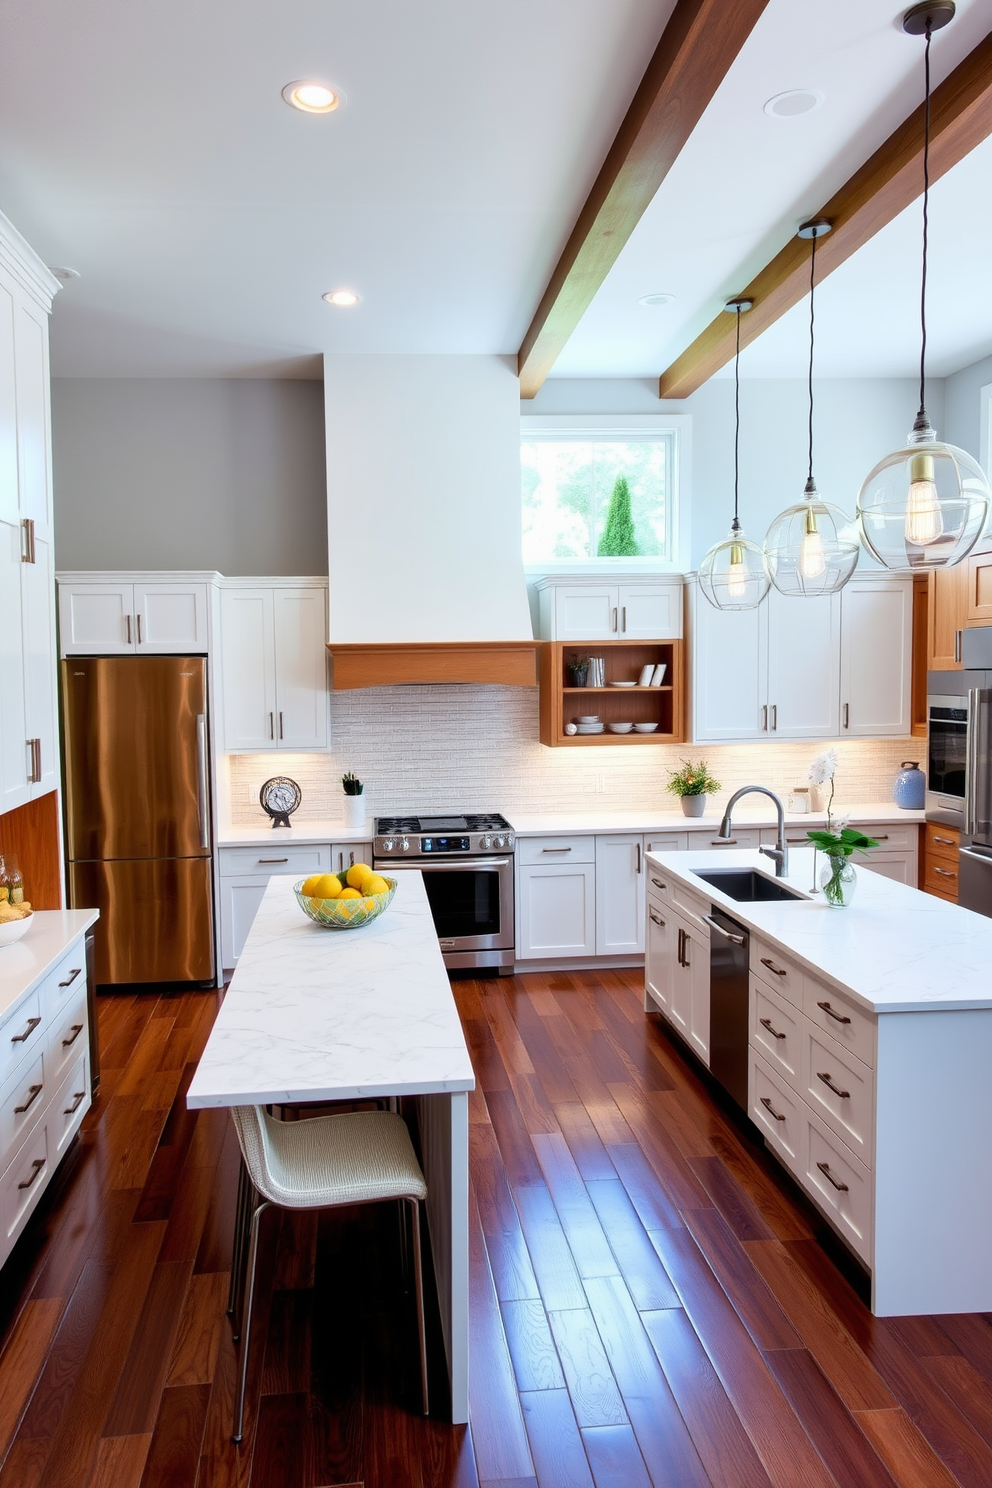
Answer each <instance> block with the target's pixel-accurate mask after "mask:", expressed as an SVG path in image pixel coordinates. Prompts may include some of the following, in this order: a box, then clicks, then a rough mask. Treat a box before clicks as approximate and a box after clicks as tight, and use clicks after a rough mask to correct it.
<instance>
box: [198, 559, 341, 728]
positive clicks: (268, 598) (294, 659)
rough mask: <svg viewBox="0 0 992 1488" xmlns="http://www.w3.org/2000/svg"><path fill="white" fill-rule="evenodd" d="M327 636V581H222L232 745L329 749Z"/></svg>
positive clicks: (224, 685) (224, 684) (226, 713)
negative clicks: (246, 584)
mask: <svg viewBox="0 0 992 1488" xmlns="http://www.w3.org/2000/svg"><path fill="white" fill-rule="evenodd" d="M326 639H327V586H326V583H322V582H321V581H319V580H317V581H314V582H311V583H308V584H285V585H281V584H274V583H272V582H268V583H266V584H264V585H261V584H260V585H258V586H253V587H248V586H243V585H237V584H230V583H227V584H225V585H224V586H223V588H222V590H221V689H222V695H223V705H222V714H223V723H224V738H223V747H224V748H225V749H226V750H228V751H229V752H237V751H251V752H252V753H254V752H257V751H262V750H273V749H293V750H307V751H312V750H320V749H326V748H327V747H328V740H329V733H330V730H329V726H328V690H327V649H326Z"/></svg>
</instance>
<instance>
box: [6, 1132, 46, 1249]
mask: <svg viewBox="0 0 992 1488" xmlns="http://www.w3.org/2000/svg"><path fill="white" fill-rule="evenodd" d="M49 1176H50V1169H49V1153H48V1127H47V1124H46V1123H45V1122H44V1121H43V1122H41V1124H40V1125H39V1126H38V1127H37V1128H36V1129H35V1131H34V1132H33V1133H32V1134H31V1135H30V1136H29V1137H28V1138H27V1140H26V1141H25V1142H23V1143H22V1145H21V1146H20V1147H19V1148H18V1151H17V1155H16V1157H15V1158H14V1160H13V1162H12V1163H11V1165H10V1167H9V1168H8V1169H7V1171H6V1173H5V1174H4V1176H3V1180H2V1182H0V1207H2V1210H3V1234H4V1242H5V1248H6V1249H7V1250H9V1249H10V1246H11V1243H12V1242H13V1240H14V1239H15V1238H16V1236H17V1232H18V1231H19V1230H20V1229H21V1227H22V1226H23V1224H24V1222H25V1220H26V1219H27V1217H28V1215H29V1214H30V1212H31V1210H32V1209H33V1208H34V1206H35V1204H36V1203H37V1202H38V1199H39V1197H40V1195H41V1194H43V1193H44V1191H45V1184H46V1182H47V1180H48V1178H49Z"/></svg>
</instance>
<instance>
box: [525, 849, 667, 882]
mask: <svg viewBox="0 0 992 1488" xmlns="http://www.w3.org/2000/svg"><path fill="white" fill-rule="evenodd" d="M545 851H547V849H545ZM651 882H652V883H653V884H654V886H655V888H656V889H667V888H668V885H667V884H666V883H662V881H661V879H660V878H652V880H651Z"/></svg>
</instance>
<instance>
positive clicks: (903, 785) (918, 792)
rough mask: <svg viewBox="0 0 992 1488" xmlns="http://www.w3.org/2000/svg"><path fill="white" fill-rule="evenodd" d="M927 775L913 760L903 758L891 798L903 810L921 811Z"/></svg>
mask: <svg viewBox="0 0 992 1488" xmlns="http://www.w3.org/2000/svg"><path fill="white" fill-rule="evenodd" d="M926 788H927V777H926V776H925V775H924V773H923V771H922V770H921V769H920V767H919V764H918V763H917V762H916V761H915V760H903V762H902V769H901V770H900V771H899V774H898V775H897V776H896V783H895V785H894V786H893V789H892V799H893V801H895V803H896V805H897V806H901V807H902V808H903V810H904V811H922V810H923V799H924V796H925V794H926Z"/></svg>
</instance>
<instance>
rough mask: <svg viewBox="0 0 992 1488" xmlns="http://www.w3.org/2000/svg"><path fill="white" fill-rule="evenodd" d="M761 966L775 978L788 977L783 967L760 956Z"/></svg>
mask: <svg viewBox="0 0 992 1488" xmlns="http://www.w3.org/2000/svg"><path fill="white" fill-rule="evenodd" d="M761 964H762V966H767V967H768V970H769V971H771V972H774V974H775V975H776V976H788V975H789V973H788V972H787V971H785V970H784V968H783V967H781V966H776V965H775V962H774V961H769V959H768V957H767V956H762V958H761ZM820 1006H821V1007H822V1006H823V1004H822V1003H821V1004H820Z"/></svg>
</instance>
